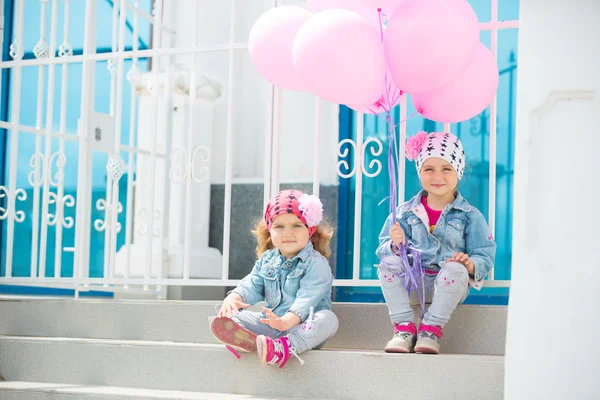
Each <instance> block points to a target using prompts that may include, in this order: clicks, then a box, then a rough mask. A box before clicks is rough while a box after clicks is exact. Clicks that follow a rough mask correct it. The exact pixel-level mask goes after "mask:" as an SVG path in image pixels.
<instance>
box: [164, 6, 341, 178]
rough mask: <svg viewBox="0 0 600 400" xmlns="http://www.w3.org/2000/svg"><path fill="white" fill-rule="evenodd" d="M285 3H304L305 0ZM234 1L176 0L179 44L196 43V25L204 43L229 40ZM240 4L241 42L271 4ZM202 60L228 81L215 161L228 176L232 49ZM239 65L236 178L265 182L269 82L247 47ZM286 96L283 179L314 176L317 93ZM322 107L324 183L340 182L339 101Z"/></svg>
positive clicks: (218, 114) (215, 173) (202, 66)
mask: <svg viewBox="0 0 600 400" xmlns="http://www.w3.org/2000/svg"><path fill="white" fill-rule="evenodd" d="M196 3H197V4H198V6H196V5H195V4H196ZM266 3H270V2H266ZM284 3H285V4H289V5H292V4H297V5H303V6H304V2H302V1H287V2H284ZM231 4H232V2H231V0H219V1H215V0H199V1H198V2H191V1H187V0H179V1H175V2H172V3H171V5H170V7H169V9H167V10H166V14H165V17H166V19H167V21H169V23H170V24H172V25H174V26H176V27H177V29H178V36H177V45H178V46H180V47H190V46H193V45H194V31H195V30H196V29H197V31H198V35H197V45H198V46H202V45H215V44H226V43H228V42H229V28H230V25H231V24H230V11H231ZM236 9H237V13H236V14H237V18H236V26H235V30H236V34H235V42H237V43H246V42H247V41H248V36H249V32H250V30H251V28H252V25H253V24H254V22H255V21H256V20H257V19H258V17H259V16H260V15H261V14H262V13H263V12H265V11H266V10H267V9H268V6H267V7H265V2H264V1H262V0H244V1H239V0H238V1H237V2H236ZM190 60H191V58H190V57H189V56H184V57H181V58H180V59H179V60H178V62H182V63H187V62H189V61H190ZM197 60H198V71H199V72H200V73H203V74H206V75H209V76H211V77H214V78H216V79H218V80H219V81H220V82H221V83H222V84H223V86H224V92H223V97H221V99H219V101H218V103H217V106H216V109H215V121H214V138H213V162H212V181H213V182H217V183H218V182H224V177H225V145H226V141H225V137H226V132H227V100H228V94H227V92H228V87H229V82H228V72H229V71H228V66H229V53H228V52H215V53H207V54H200V55H198V57H197ZM235 68H236V73H235V76H234V90H235V96H234V98H235V102H234V115H235V120H234V140H235V142H234V146H233V156H234V162H233V178H234V181H250V182H262V179H263V176H264V154H265V145H264V138H265V132H266V128H267V124H266V123H267V93H268V90H269V85H268V83H267V82H266V81H265V80H264V79H263V78H262V77H261V76H260V75H259V74H258V73H257V72H256V70H255V69H254V67H253V66H252V63H251V61H250V58H249V56H248V51H247V50H242V51H238V52H236V55H235ZM282 99H283V100H282V124H281V128H282V136H281V137H282V139H281V159H282V160H285V161H282V164H281V180H282V181H287V182H290V181H292V182H298V181H302V182H310V181H312V175H313V160H314V157H313V148H314V132H315V128H314V127H315V97H314V96H313V95H311V94H310V93H307V92H303V93H299V92H291V91H284V92H283V96H282ZM321 110H322V111H321V115H322V121H321V125H320V126H321V140H320V143H321V149H322V151H321V157H320V158H321V162H320V172H321V173H320V176H321V182H322V183H328V184H332V183H336V182H337V177H336V173H335V163H336V161H337V156H336V152H335V148H336V146H337V142H338V107H337V106H336V105H334V104H331V103H327V102H324V101H323V102H322V107H321Z"/></svg>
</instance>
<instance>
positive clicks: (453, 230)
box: [377, 190, 496, 289]
mask: <svg viewBox="0 0 600 400" xmlns="http://www.w3.org/2000/svg"><path fill="white" fill-rule="evenodd" d="M425 194H426V192H425V191H424V190H421V191H420V192H419V193H418V194H417V195H416V196H415V197H413V198H412V199H410V200H409V201H407V202H406V203H404V204H402V205H401V206H399V207H398V209H397V210H396V219H397V221H398V222H399V223H400V226H401V227H402V230H403V231H404V234H405V236H406V239H407V241H408V242H409V243H411V245H412V246H413V247H415V248H417V249H418V250H419V251H420V252H421V257H422V262H423V266H424V267H426V268H430V269H438V268H440V267H443V266H444V265H445V261H446V260H447V259H449V258H450V257H452V255H454V253H456V252H463V253H466V254H468V256H469V258H470V259H471V261H473V263H474V264H475V274H474V277H473V278H472V279H470V280H469V282H470V284H471V286H473V287H475V288H476V289H480V288H481V286H482V285H483V278H485V276H486V275H487V274H488V272H489V271H490V270H491V269H492V268H493V266H494V259H495V257H496V242H495V241H494V238H493V236H492V235H491V234H490V231H489V227H488V225H487V223H486V221H485V218H484V217H483V214H481V212H480V211H479V210H478V209H477V208H475V207H473V206H472V205H470V204H469V203H468V202H467V201H466V200H465V199H464V198H463V197H462V196H461V195H460V193H458V192H456V199H455V200H454V202H453V203H452V204H448V205H447V206H446V208H444V210H443V211H442V214H441V215H440V218H439V220H438V222H437V224H436V225H435V228H434V230H433V233H430V230H429V227H430V224H429V218H428V216H427V211H425V207H424V206H423V204H421V197H422V196H424V195H425ZM393 225H394V224H393V223H392V221H391V215H390V216H389V217H388V218H387V220H386V221H385V225H384V226H383V229H382V230H381V233H380V234H379V247H378V248H377V256H378V257H379V258H380V259H381V258H383V257H387V256H390V255H393V254H394V253H393V252H392V248H391V239H390V233H389V232H390V229H391V227H392V226H393Z"/></svg>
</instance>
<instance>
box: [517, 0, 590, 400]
mask: <svg viewBox="0 0 600 400" xmlns="http://www.w3.org/2000/svg"><path fill="white" fill-rule="evenodd" d="M599 16H600V2H599V1H597V0H547V1H542V0H521V16H520V19H521V22H520V31H519V55H520V60H519V76H518V80H519V81H518V97H517V98H518V106H517V107H518V111H517V141H516V160H515V171H516V173H515V192H514V193H515V195H514V235H513V238H514V241H513V264H512V265H513V271H512V286H511V294H510V296H511V297H510V303H509V315H508V335H507V347H506V383H505V386H506V390H505V398H506V399H511V400H512V399H545V400H546V399H592V398H594V399H597V398H600V384H599V383H598V377H597V370H598V366H599V365H600V361H599V360H600V350H599V349H600V347H598V343H597V341H598V337H600V336H599V330H600V311H599V310H598V305H599V304H600V257H599V256H598V249H599V248H600V247H599V242H600V228H599V227H600V214H599V213H598V210H597V206H598V201H597V200H598V198H599V197H600V187H599V184H598V182H599V179H598V172H597V171H598V168H599V167H598V163H599V162H600V157H599V154H600V153H599V150H600V136H599V135H600V47H599V46H598V45H597V44H596V42H597V40H598V38H600V25H598V24H597V19H598V17H599Z"/></svg>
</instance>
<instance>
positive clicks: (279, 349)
mask: <svg viewBox="0 0 600 400" xmlns="http://www.w3.org/2000/svg"><path fill="white" fill-rule="evenodd" d="M273 347H274V350H275V352H276V353H279V354H281V357H285V354H284V351H285V349H284V347H283V343H281V341H280V340H274V341H273ZM288 351H289V352H290V354H291V355H292V356H294V357H296V358H297V359H298V361H300V365H304V360H303V359H301V358H300V356H299V355H298V353H297V352H296V348H295V347H289V348H288ZM280 361H281V359H280V358H279V357H278V356H277V355H274V356H273V358H272V359H271V361H267V364H270V365H273V364H278V363H279V362H280Z"/></svg>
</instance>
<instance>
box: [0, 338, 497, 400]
mask: <svg viewBox="0 0 600 400" xmlns="http://www.w3.org/2000/svg"><path fill="white" fill-rule="evenodd" d="M0 354H1V355H2V356H1V357H0V372H1V373H2V374H3V375H4V378H5V379H6V380H7V381H28V382H48V383H61V384H70V385H98V386H115V387H129V388H140V389H142V388H143V389H150V390H182V391H192V392H194V391H200V392H216V393H236V394H245V395H252V396H275V397H284V398H289V397H294V396H295V397H307V398H314V397H318V398H331V399H348V400H353V399H360V400H364V399H384V398H390V397H391V396H395V394H397V393H400V392H401V393H402V394H403V396H405V397H407V398H412V399H441V398H448V396H449V395H451V396H452V397H453V398H457V399H463V400H467V399H477V400H480V399H486V400H494V399H502V397H503V396H502V395H503V380H504V366H503V364H504V357H503V356H489V355H482V356H476V355H456V354H442V355H438V356H432V355H418V354H406V355H402V354H386V353H383V352H376V351H358V350H355V351H347V350H334V349H329V350H318V351H309V352H306V353H303V354H302V355H301V357H302V358H303V359H304V361H305V362H306V364H305V365H304V366H301V365H300V363H299V362H298V361H297V360H295V359H292V360H290V361H289V363H288V365H287V366H286V367H285V368H284V369H277V368H262V367H261V366H260V364H259V363H258V360H257V357H256V354H246V355H243V356H242V359H241V360H237V359H236V358H235V357H233V356H232V355H231V354H230V353H229V352H228V351H227V350H225V348H224V347H223V346H221V345H213V344H198V343H164V342H150V341H116V340H99V339H73V338H33V337H10V336H0Z"/></svg>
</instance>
